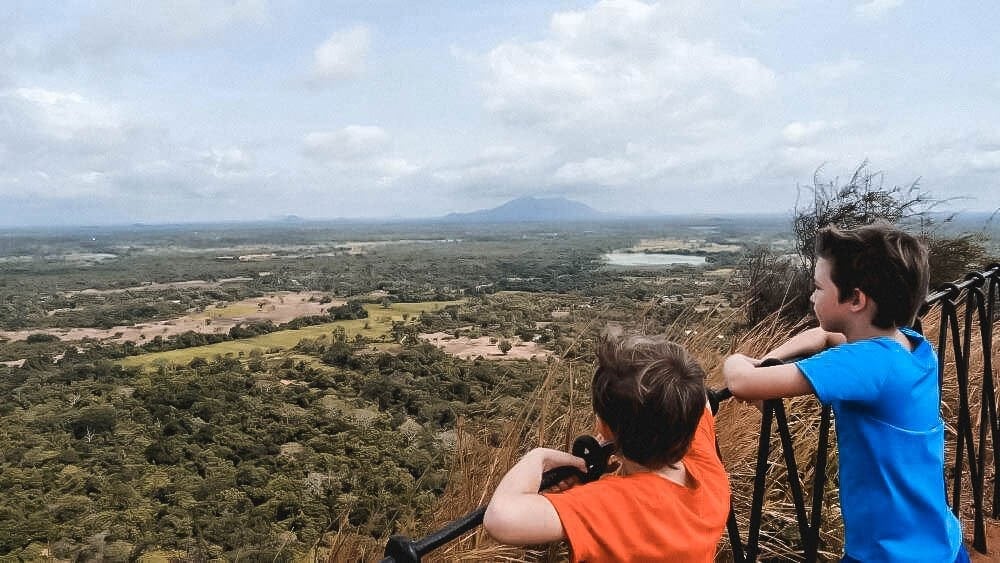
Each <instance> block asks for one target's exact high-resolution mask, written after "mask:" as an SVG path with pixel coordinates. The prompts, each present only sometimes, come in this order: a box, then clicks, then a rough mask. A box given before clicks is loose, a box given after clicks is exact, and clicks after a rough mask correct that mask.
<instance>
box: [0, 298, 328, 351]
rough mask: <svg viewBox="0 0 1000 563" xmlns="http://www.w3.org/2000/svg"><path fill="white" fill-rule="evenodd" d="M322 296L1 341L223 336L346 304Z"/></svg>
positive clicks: (22, 333) (256, 301) (9, 334)
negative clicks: (237, 328) (252, 325)
mask: <svg viewBox="0 0 1000 563" xmlns="http://www.w3.org/2000/svg"><path fill="white" fill-rule="evenodd" d="M323 295H324V294H323V293H322V292H319V291H302V292H287V291H286V292H277V293H273V294H270V295H267V296H264V297H254V298H252V299H244V300H242V301H234V302H232V303H227V304H225V305H223V306H222V307H219V306H215V307H208V308H206V309H205V310H204V311H200V312H197V313H191V314H188V315H184V316H183V317H178V318H176V319H170V320H166V321H156V322H149V323H140V324H136V325H131V326H116V327H111V328H108V329H100V328H48V329H32V330H18V331H0V338H6V339H8V340H24V339H26V338H27V337H28V335H29V334H37V333H45V334H51V335H53V336H56V337H58V338H59V339H61V340H82V339H84V338H94V339H97V340H118V341H122V342H124V341H127V340H131V341H132V342H143V341H146V340H151V339H153V338H155V337H157V336H161V337H163V338H166V337H168V336H173V335H175V334H181V333H184V332H188V331H194V332H200V333H204V334H213V333H220V334H224V333H228V332H229V329H231V328H233V327H234V326H236V325H237V324H239V323H246V322H254V321H271V322H273V323H274V324H281V323H287V322H288V321H291V320H292V319H297V318H299V317H305V316H309V315H322V314H324V313H325V311H326V310H327V309H329V308H330V307H334V306H338V305H343V304H344V303H345V302H344V301H343V300H337V301H330V302H327V303H320V300H321V299H322V298H323Z"/></svg>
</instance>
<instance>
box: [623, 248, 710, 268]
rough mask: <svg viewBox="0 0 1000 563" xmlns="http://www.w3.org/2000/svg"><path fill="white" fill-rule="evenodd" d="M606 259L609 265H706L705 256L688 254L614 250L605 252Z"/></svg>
mask: <svg viewBox="0 0 1000 563" xmlns="http://www.w3.org/2000/svg"><path fill="white" fill-rule="evenodd" d="M603 258H604V260H606V261H607V262H608V265H609V266H629V267H633V266H672V265H676V264H687V265H689V266H703V265H705V257H704V256H691V255H687V254H654V253H645V252H621V251H618V250H616V251H614V252H608V253H605V254H604V256H603Z"/></svg>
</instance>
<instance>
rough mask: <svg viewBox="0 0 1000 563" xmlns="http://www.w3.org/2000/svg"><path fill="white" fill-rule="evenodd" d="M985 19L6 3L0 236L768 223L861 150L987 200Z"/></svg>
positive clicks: (976, 206)
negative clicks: (398, 224)
mask: <svg viewBox="0 0 1000 563" xmlns="http://www.w3.org/2000/svg"><path fill="white" fill-rule="evenodd" d="M997 22H1000V3H998V2H993V1H986V0H983V1H972V0H970V1H968V2H965V1H963V2H956V3H952V2H929V1H920V2H917V1H914V0H854V1H846V0H845V1H838V2H829V1H825V0H816V1H810V2H804V1H803V2H797V1H794V0H756V1H754V0H719V1H717V2H705V1H698V0H692V1H684V0H679V1H664V2H660V3H653V2H640V1H636V0H614V1H602V2H597V3H594V2H578V1H573V0H559V1H549V2H541V1H530V2H529V1H513V0H511V1H496V0H462V1H458V0H451V1H437V0H421V1H420V2H412V1H409V0H371V1H362V0H337V1H315V2H312V1H307V0H281V1H274V2H269V1H267V0H218V1H198V0H170V1H167V0H164V1H162V2H156V1H151V0H132V1H128V2H126V1H109V2H103V1H91V0H87V1H82V0H81V1H78V2H60V3H43V2H36V1H34V0H24V1H20V0H12V1H7V2H5V3H4V8H3V10H0V225H6V226H12V225H57V224H81V223H87V224H104V223H132V222H165V221H202V220H215V219H224V220H233V219H265V218H274V217H281V216H284V215H288V214H294V215H299V216H301V217H305V218H334V217H371V218H381V217H427V216H436V215H442V214H444V213H447V212H452V211H470V210H475V209H481V208H485V207H492V206H495V205H498V204H500V203H503V202H505V201H507V200H509V199H511V198H514V197H518V196H522V195H536V196H543V197H553V196H565V197H569V198H572V199H576V200H578V201H581V202H584V203H587V204H589V205H591V206H593V207H595V208H597V209H600V210H603V211H608V212H617V213H686V212H737V211H739V212H750V211H753V212H757V211H778V212H785V211H787V210H789V209H791V208H792V206H793V205H794V203H795V198H796V193H797V188H796V186H797V185H808V184H810V183H811V182H812V178H813V173H814V172H815V171H816V169H817V168H818V167H820V166H822V170H821V173H822V175H823V178H824V179H825V180H833V179H835V178H837V177H844V176H846V175H849V174H850V172H851V170H852V169H853V168H854V167H855V166H856V165H857V164H858V163H860V162H862V161H863V160H864V159H869V160H870V161H871V163H872V166H873V168H875V169H876V170H881V171H884V172H885V176H884V177H885V182H886V183H887V184H909V183H911V182H912V181H914V180H915V179H917V178H920V181H921V185H922V186H923V188H924V189H925V190H926V191H929V192H930V193H931V194H933V195H934V196H936V197H938V198H957V199H954V200H953V201H951V202H950V203H949V206H950V207H951V208H954V209H965V210H988V211H992V210H995V209H997V208H998V207H1000V103H997V100H1000V57H998V56H997V54H998V53H1000V34H998V33H996V25H997Z"/></svg>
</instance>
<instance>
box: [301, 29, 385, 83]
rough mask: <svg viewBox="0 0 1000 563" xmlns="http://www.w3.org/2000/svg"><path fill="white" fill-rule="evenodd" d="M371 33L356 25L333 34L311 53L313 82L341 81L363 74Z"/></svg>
mask: <svg viewBox="0 0 1000 563" xmlns="http://www.w3.org/2000/svg"><path fill="white" fill-rule="evenodd" d="M370 44H371V31H369V29H368V28H367V27H366V26H363V25H358V26H354V27H352V28H350V29H347V30H343V31H338V32H335V33H334V34H333V35H331V36H330V37H329V38H328V39H327V40H326V41H324V42H323V43H321V44H320V45H319V47H316V50H315V51H314V52H313V67H312V79H313V80H314V81H326V80H341V79H344V78H351V77H354V76H357V75H359V74H361V73H362V72H364V70H365V66H366V60H367V57H368V49H369V47H370Z"/></svg>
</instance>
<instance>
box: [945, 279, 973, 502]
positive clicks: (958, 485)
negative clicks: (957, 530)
mask: <svg viewBox="0 0 1000 563" xmlns="http://www.w3.org/2000/svg"><path fill="white" fill-rule="evenodd" d="M942 306H943V307H944V309H945V310H947V312H948V316H947V321H948V328H949V329H950V332H951V340H952V342H951V345H952V353H953V354H954V357H955V370H956V371H957V379H958V424H957V428H956V434H957V436H956V445H955V465H954V468H955V469H954V474H953V477H954V481H952V495H951V498H952V500H951V510H952V512H954V514H955V516H958V515H959V509H960V508H961V506H960V505H961V502H962V465H963V461H964V459H963V458H962V450H963V449H965V418H964V417H963V416H962V412H963V406H964V404H965V399H966V397H965V395H964V394H963V393H962V389H963V383H962V380H963V377H962V372H963V369H962V341H961V336H960V334H961V333H960V331H959V328H958V313H957V311H956V310H955V303H954V302H952V301H951V300H947V299H946V300H945V301H943V302H942ZM942 316H944V310H943V311H942ZM944 321H945V319H944V318H942V319H941V322H942V323H944ZM942 351H943V348H942ZM940 375H941V374H939V376H940Z"/></svg>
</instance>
